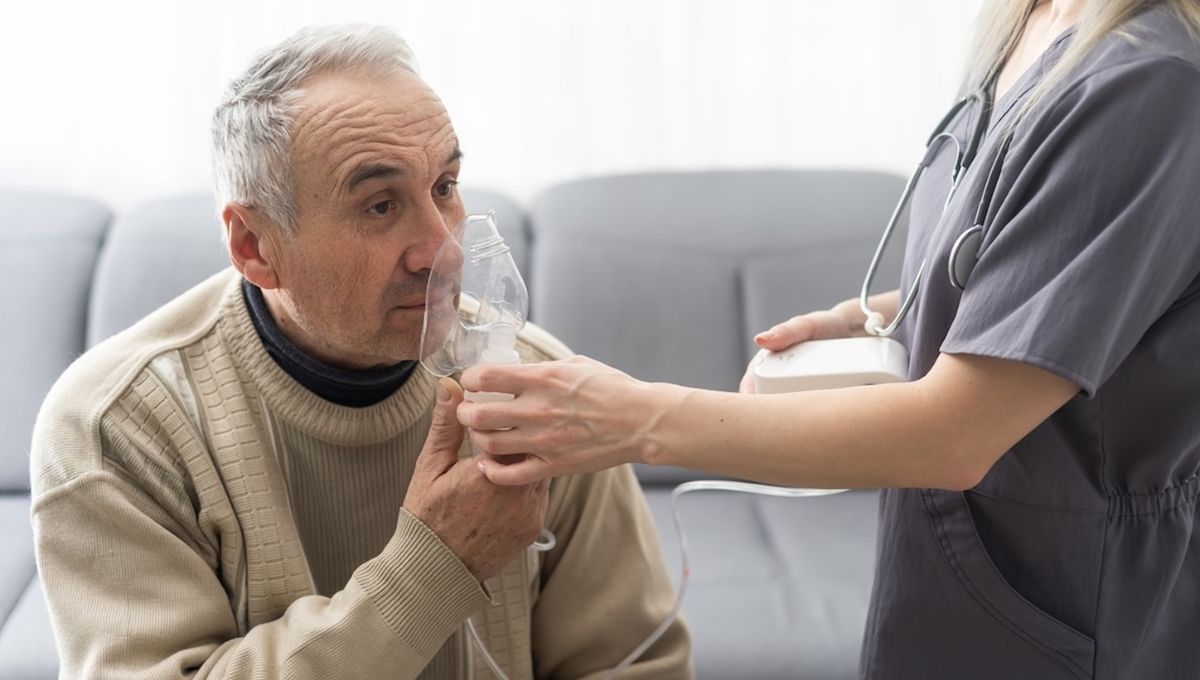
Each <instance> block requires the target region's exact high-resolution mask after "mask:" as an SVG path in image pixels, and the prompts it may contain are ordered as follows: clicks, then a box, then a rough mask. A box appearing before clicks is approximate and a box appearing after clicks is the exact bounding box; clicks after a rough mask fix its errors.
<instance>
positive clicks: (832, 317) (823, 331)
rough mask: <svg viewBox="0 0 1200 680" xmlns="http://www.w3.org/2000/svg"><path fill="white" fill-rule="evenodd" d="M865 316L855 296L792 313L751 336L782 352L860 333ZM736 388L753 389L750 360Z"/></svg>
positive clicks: (862, 330)
mask: <svg viewBox="0 0 1200 680" xmlns="http://www.w3.org/2000/svg"><path fill="white" fill-rule="evenodd" d="M866 319H867V318H866V315H864V314H863V313H862V310H861V309H859V307H858V298H854V299H852V300H846V301H845V302H842V303H840V304H838V305H837V306H836V307H834V308H833V309H827V310H822V311H819V312H809V313H808V314H802V315H800V316H793V317H792V318H790V319H788V320H787V321H784V322H783V323H781V324H778V325H776V326H773V327H771V328H770V329H769V330H766V331H763V332H762V333H759V334H758V335H756V336H754V344H756V345H758V346H759V347H761V348H763V349H768V350H771V351H772V352H781V351H783V350H785V349H787V348H789V347H791V346H792V345H797V344H800V343H802V342H808V341H809V340H834V339H836V338H852V337H862V336H864V335H866V334H867V332H866V331H865V330H864V329H863V323H864V322H865V321H866ZM738 391H739V392H742V393H743V394H753V393H754V361H753V360H751V361H750V365H749V366H747V367H746V374H745V375H743V376H742V382H741V385H739V386H738Z"/></svg>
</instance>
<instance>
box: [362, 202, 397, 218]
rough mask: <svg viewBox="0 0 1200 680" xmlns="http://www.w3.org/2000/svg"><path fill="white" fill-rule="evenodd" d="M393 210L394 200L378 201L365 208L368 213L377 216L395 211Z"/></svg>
mask: <svg viewBox="0 0 1200 680" xmlns="http://www.w3.org/2000/svg"><path fill="white" fill-rule="evenodd" d="M395 210H396V202H395V201H380V202H378V203H376V204H374V205H372V206H371V207H370V208H367V212H368V213H370V214H372V215H378V216H383V215H389V214H391V213H392V212H395Z"/></svg>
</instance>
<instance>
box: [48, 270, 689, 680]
mask: <svg viewBox="0 0 1200 680" xmlns="http://www.w3.org/2000/svg"><path fill="white" fill-rule="evenodd" d="M518 349H519V351H520V352H521V354H522V357H523V358H524V359H525V360H526V361H538V360H544V359H548V358H555V357H557V356H561V355H562V353H563V352H565V348H563V347H562V345H561V344H560V343H558V342H557V341H556V340H554V339H553V338H552V337H550V336H549V335H547V334H546V333H545V332H544V331H540V330H538V329H536V328H531V329H530V330H529V332H527V333H525V334H523V336H522V341H521V343H520V346H519V348H518ZM433 401H434V382H433V380H432V379H430V378H429V377H428V376H427V375H426V374H425V373H424V372H423V371H418V372H417V373H415V374H414V375H413V377H412V378H410V379H409V380H408V382H407V383H406V384H405V385H404V386H403V387H402V388H401V389H400V390H399V391H397V393H396V394H394V395H392V396H390V397H388V398H387V399H385V400H384V401H382V402H380V403H378V404H375V405H372V406H369V407H366V408H349V407H343V406H339V405H336V404H332V403H329V402H327V401H324V400H322V399H320V398H319V397H317V396H316V395H314V394H312V393H311V392H308V391H307V390H305V389H304V388H303V387H301V386H300V385H299V384H298V383H296V382H295V381H294V380H292V379H291V378H290V377H289V376H288V375H287V374H286V373H284V372H283V370H282V369H280V368H279V367H278V366H277V365H276V364H275V363H274V361H273V360H272V359H271V358H270V357H269V356H268V355H267V353H266V351H265V349H264V348H263V346H262V343H261V341H260V340H259V338H258V336H257V334H256V332H255V330H254V327H253V325H252V323H251V320H250V317H249V315H248V313H247V310H246V307H245V304H244V301H243V299H242V294H241V289H240V277H239V276H238V275H237V274H236V273H235V272H233V271H232V270H227V271H225V272H222V273H220V274H218V275H216V276H214V277H212V278H210V279H209V280H207V281H205V282H204V283H202V284H200V285H199V286H197V287H196V288H193V289H192V290H191V291H189V292H187V293H185V294H184V295H182V296H181V297H179V298H177V299H176V300H175V301H173V302H171V303H169V304H168V305H166V306H165V307H163V308H162V309H160V310H159V311H157V312H155V313H154V314H152V315H151V316H149V317H147V318H146V319H145V320H143V321H142V322H140V323H139V324H137V325H136V326H134V327H133V328H131V329H129V330H128V331H126V332H124V333H121V334H120V335H118V336H116V337H114V338H112V339H110V340H108V341H106V342H104V343H102V344H100V345H98V346H97V347H95V348H94V349H92V350H91V351H89V352H88V353H87V354H85V355H84V356H83V357H82V358H80V359H79V360H78V361H76V362H75V363H74V364H73V365H72V366H71V367H70V368H69V369H68V370H67V372H66V373H65V374H64V375H63V377H62V378H61V379H60V380H59V381H58V383H57V384H56V385H55V386H54V388H53V389H52V390H51V392H50V395H49V396H48V397H47V399H46V403H45V404H44V406H43V407H42V411H41V414H40V415H39V417H38V423H37V427H36V430H35V434H34V443H33V461H32V475H33V495H34V502H33V523H34V530H35V534H36V541H37V557H38V565H39V568H40V570H41V575H42V579H43V583H44V586H45V589H46V595H47V598H48V602H49V606H50V614H51V619H52V621H53V624H54V630H55V635H56V638H57V641H58V649H59V654H60V656H61V664H62V677H64V678H115V679H120V680H150V679H151V678H155V679H157V678H161V679H163V680H167V679H174V678H256V679H260V678H297V679H301V678H387V679H397V680H398V679H402V678H418V677H419V678H428V679H430V680H442V679H445V680H450V679H459V678H479V679H483V678H491V677H492V675H491V672H490V671H489V670H488V669H487V668H486V666H484V664H483V663H482V660H481V659H480V658H479V657H478V655H477V654H476V653H475V652H474V651H473V650H472V649H471V647H470V645H469V644H468V643H467V642H466V640H467V638H466V636H465V635H464V626H465V622H466V620H467V619H468V618H471V619H472V620H473V621H474V622H475V624H476V626H477V627H478V628H479V630H480V633H481V635H482V636H483V638H484V639H485V641H486V643H487V646H488V647H489V648H490V649H491V650H492V652H493V654H494V656H495V657H496V658H497V660H498V661H499V662H500V663H501V665H502V666H504V668H505V669H506V672H507V674H508V675H509V677H510V678H513V679H514V680H516V679H518V678H534V677H537V678H564V679H566V678H600V677H602V676H603V673H604V671H605V670H606V669H608V668H610V667H611V666H613V665H615V664H616V663H617V662H618V661H619V660H620V659H621V658H622V657H623V656H624V655H625V654H627V653H628V652H629V651H630V650H632V648H633V647H634V646H635V645H636V644H637V643H638V642H639V641H640V640H641V639H642V638H643V637H644V636H645V635H646V634H648V633H649V632H650V631H651V630H652V629H653V628H654V626H655V625H656V624H657V622H658V621H660V620H661V618H662V617H663V616H665V615H666V613H667V612H668V611H669V609H670V606H671V603H672V599H673V597H674V593H673V589H672V586H671V583H670V580H669V578H668V576H667V573H666V571H665V568H664V565H663V561H662V556H661V554H660V549H659V545H658V540H657V536H656V534H655V530H654V526H653V524H652V521H651V519H650V517H649V514H648V512H647V509H646V505H645V500H644V499H643V497H642V495H641V492H640V490H639V488H638V486H637V482H636V480H635V479H634V477H633V475H632V473H631V472H630V470H629V469H627V468H620V469H615V470H609V471H606V472H602V473H597V474H592V475H581V476H576V477H567V478H562V479H559V480H556V481H555V482H554V483H553V485H552V486H551V492H550V506H549V512H548V517H547V526H548V527H549V528H550V529H551V531H553V532H554V533H555V535H556V536H557V538H558V545H557V547H556V548H555V549H554V550H552V551H550V552H549V553H544V554H539V553H534V552H532V551H526V552H525V553H524V554H523V555H522V556H521V557H520V558H519V559H517V560H515V561H514V562H513V563H512V564H510V565H508V567H506V568H505V569H504V570H503V571H502V573H500V574H499V575H498V576H496V577H495V578H493V579H490V580H489V581H488V582H487V583H485V584H483V585H482V586H481V584H480V583H479V582H478V581H477V580H476V579H474V578H473V577H472V576H471V574H470V572H469V571H468V570H467V569H466V567H465V566H464V565H463V564H462V562H461V561H460V560H459V559H458V558H457V557H456V556H455V555H454V554H453V553H452V552H451V551H450V550H449V549H448V548H447V547H446V546H445V544H443V543H442V542H441V541H440V540H439V539H438V537H437V536H436V535H435V534H434V533H433V532H432V531H430V530H429V529H428V528H427V527H426V526H425V525H423V524H422V523H421V522H420V521H418V520H417V519H416V518H414V517H413V516H412V515H410V514H408V513H407V512H405V511H404V510H402V508H401V503H402V501H403V498H404V493H405V489H406V488H407V485H408V482H409V480H410V478H411V473H412V469H413V464H414V462H415V459H416V456H417V453H418V452H419V451H420V448H421V445H422V443H423V442H424V439H425V434H426V432H427V430H428V428H429V424H430V421H431V415H432V405H433ZM489 594H490V597H489ZM691 675H692V671H691V664H690V660H689V642H688V635H687V632H686V629H685V627H684V625H683V623H682V621H677V622H676V623H675V624H674V625H673V627H672V629H671V630H669V631H668V633H667V634H666V635H665V636H664V637H663V638H662V639H661V640H660V641H659V642H658V643H657V644H656V645H655V646H654V647H652V648H651V649H650V650H649V651H648V652H647V653H646V655H645V656H644V657H643V659H642V660H641V661H640V662H639V663H637V664H635V665H634V667H633V668H632V669H631V670H630V671H629V672H628V673H626V674H623V676H622V677H624V678H689V677H691Z"/></svg>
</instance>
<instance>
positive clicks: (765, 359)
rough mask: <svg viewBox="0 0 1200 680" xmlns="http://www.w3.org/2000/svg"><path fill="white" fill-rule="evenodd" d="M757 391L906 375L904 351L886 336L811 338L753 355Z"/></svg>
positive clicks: (794, 389) (877, 381) (885, 379)
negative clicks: (786, 346)
mask: <svg viewBox="0 0 1200 680" xmlns="http://www.w3.org/2000/svg"><path fill="white" fill-rule="evenodd" d="M753 366H754V391H755V392H757V393H758V394H779V393H782V392H806V391H808V390H828V389H834V388H837V387H854V386H856V385H877V384H880V383H890V382H903V381H905V380H908V351H907V350H906V349H904V345H901V344H900V343H898V342H896V341H895V340H892V339H891V338H870V337H867V338H842V339H839V340H811V341H809V342H802V343H800V344H799V345H793V346H791V347H789V348H787V349H785V350H783V351H782V352H772V351H769V350H765V349H764V350H760V351H759V353H758V354H757V355H755V357H754V359H753Z"/></svg>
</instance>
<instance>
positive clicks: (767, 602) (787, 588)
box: [646, 488, 878, 680]
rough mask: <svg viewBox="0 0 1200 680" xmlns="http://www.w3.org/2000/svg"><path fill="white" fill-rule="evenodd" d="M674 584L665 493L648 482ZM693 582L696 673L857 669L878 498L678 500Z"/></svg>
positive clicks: (773, 677) (756, 678)
mask: <svg viewBox="0 0 1200 680" xmlns="http://www.w3.org/2000/svg"><path fill="white" fill-rule="evenodd" d="M646 499H647V502H648V503H649V504H650V509H651V512H652V514H653V515H654V519H655V524H656V525H657V527H658V532H659V536H660V538H661V539H662V545H663V552H664V554H665V555H666V558H667V564H668V568H669V569H670V571H671V574H672V576H673V578H675V579H676V583H678V579H679V574H680V556H679V540H678V536H677V535H676V532H675V527H674V524H673V521H672V513H671V504H670V491H669V490H667V489H662V488H650V489H647V491H646ZM679 504H680V517H681V521H682V524H683V527H684V531H685V532H687V545H688V550H689V556H688V557H689V563H690V567H691V581H690V583H689V587H688V593H687V597H686V599H685V600H684V607H683V611H684V615H685V617H686V618H687V621H688V625H689V626H690V628H691V632H692V649H693V654H694V656H695V661H696V669H697V675H696V677H697V679H698V680H724V679H726V678H738V680H778V679H780V678H821V679H822V680H841V679H846V680H850V679H852V678H857V677H858V656H859V647H860V645H861V643H862V632H863V627H864V625H865V622H866V611H867V602H868V600H869V599H870V594H871V582H872V578H873V574H874V565H875V535H876V523H875V518H876V512H877V506H878V494H877V493H876V492H872V491H852V492H849V493H844V494H839V495H836V496H825V497H815V498H764V497H759V496H748V495H743V494H735V493H723V492H708V491H705V492H699V493H694V494H686V495H684V496H682V497H681V498H680V501H679Z"/></svg>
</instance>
